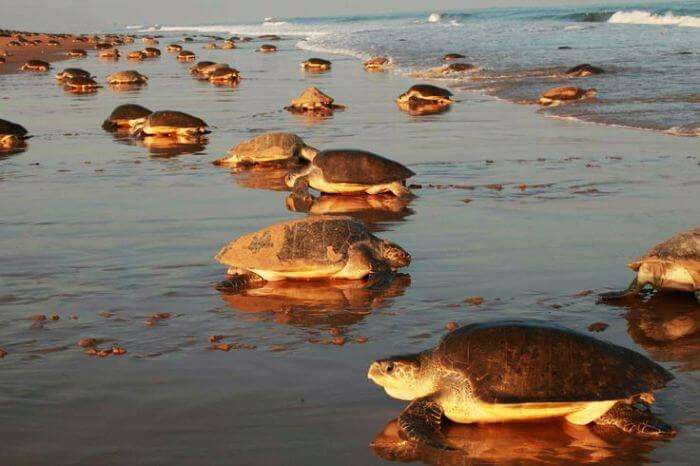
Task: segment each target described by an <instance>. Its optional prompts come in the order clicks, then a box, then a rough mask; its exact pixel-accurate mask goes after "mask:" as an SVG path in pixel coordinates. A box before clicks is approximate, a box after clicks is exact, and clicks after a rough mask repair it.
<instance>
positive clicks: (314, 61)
mask: <svg viewBox="0 0 700 466" xmlns="http://www.w3.org/2000/svg"><path fill="white" fill-rule="evenodd" d="M304 63H305V64H306V65H312V66H331V62H329V61H328V60H324V59H323V58H309V59H308V60H306V61H305V62H304Z"/></svg>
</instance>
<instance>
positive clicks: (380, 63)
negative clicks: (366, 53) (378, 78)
mask: <svg viewBox="0 0 700 466" xmlns="http://www.w3.org/2000/svg"><path fill="white" fill-rule="evenodd" d="M362 66H364V67H365V70H367V71H384V70H385V69H386V67H387V66H389V59H388V58H386V57H372V58H370V59H369V60H367V61H365V62H364V63H362Z"/></svg>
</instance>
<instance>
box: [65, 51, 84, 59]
mask: <svg viewBox="0 0 700 466" xmlns="http://www.w3.org/2000/svg"><path fill="white" fill-rule="evenodd" d="M66 55H68V56H69V57H71V58H84V57H87V51H86V50H83V49H70V50H69V51H67V52H66Z"/></svg>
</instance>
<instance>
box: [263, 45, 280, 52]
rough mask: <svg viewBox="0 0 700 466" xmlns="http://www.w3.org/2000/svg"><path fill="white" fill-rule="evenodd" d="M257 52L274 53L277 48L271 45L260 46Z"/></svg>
mask: <svg viewBox="0 0 700 466" xmlns="http://www.w3.org/2000/svg"><path fill="white" fill-rule="evenodd" d="M258 50H260V51H261V52H263V53H270V52H276V51H277V46H275V45H272V44H263V45H261V46H260V48H259V49H258Z"/></svg>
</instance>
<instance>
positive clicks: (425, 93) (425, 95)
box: [406, 84, 452, 99]
mask: <svg viewBox="0 0 700 466" xmlns="http://www.w3.org/2000/svg"><path fill="white" fill-rule="evenodd" d="M406 93H407V94H408V95H415V96H416V97H420V98H422V99H430V98H433V97H443V98H445V99H449V98H451V97H452V93H451V92H450V91H448V90H447V89H443V88H441V87H437V86H433V85H432V84H416V85H415V86H411V88H410V89H409V90H408V91H406Z"/></svg>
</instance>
